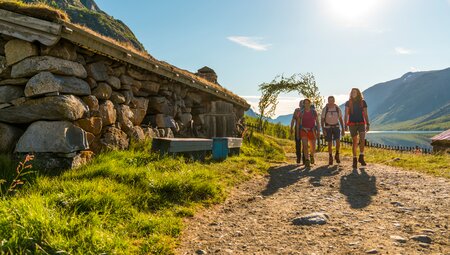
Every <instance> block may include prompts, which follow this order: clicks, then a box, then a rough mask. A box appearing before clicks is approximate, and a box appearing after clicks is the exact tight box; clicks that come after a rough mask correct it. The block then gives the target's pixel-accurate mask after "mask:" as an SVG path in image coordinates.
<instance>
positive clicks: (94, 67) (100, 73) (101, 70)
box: [86, 61, 109, 81]
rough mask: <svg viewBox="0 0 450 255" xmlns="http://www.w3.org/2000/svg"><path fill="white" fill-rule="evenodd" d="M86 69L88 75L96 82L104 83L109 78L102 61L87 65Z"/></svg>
mask: <svg viewBox="0 0 450 255" xmlns="http://www.w3.org/2000/svg"><path fill="white" fill-rule="evenodd" d="M86 69H87V72H88V75H89V76H90V77H92V78H94V79H95V80H96V81H106V80H108V78H109V75H108V68H107V67H106V65H105V62H103V61H99V62H95V63H92V64H89V65H87V67H86Z"/></svg>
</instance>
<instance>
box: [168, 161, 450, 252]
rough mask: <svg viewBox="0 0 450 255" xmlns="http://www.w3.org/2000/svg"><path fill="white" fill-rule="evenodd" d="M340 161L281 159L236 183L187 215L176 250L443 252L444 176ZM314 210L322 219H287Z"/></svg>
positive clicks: (449, 184)
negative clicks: (220, 198) (221, 198)
mask: <svg viewBox="0 0 450 255" xmlns="http://www.w3.org/2000/svg"><path fill="white" fill-rule="evenodd" d="M323 156H324V155H320V156H319V158H320V157H323ZM343 162H344V163H343V164H342V165H341V166H339V167H337V166H332V167H328V166H326V162H325V160H324V158H323V159H321V160H319V162H317V163H316V165H315V166H313V167H312V168H311V170H309V171H306V170H305V169H304V168H303V166H297V165H295V164H284V165H280V166H278V167H276V168H274V169H272V170H271V171H270V173H269V175H267V176H266V177H261V178H257V179H254V180H251V181H249V182H247V183H245V184H243V185H242V186H240V187H238V188H237V189H236V190H234V191H233V193H232V194H231V195H230V196H229V198H228V199H227V201H226V202H225V203H224V204H222V205H217V206H214V207H211V208H208V209H206V210H204V211H203V212H200V213H198V214H197V215H196V216H195V217H193V218H191V219H189V220H188V221H187V222H186V224H187V228H186V229H185V231H184V233H183V236H182V238H181V244H180V247H179V249H178V251H177V253H178V254H317V255H319V254H368V253H369V254H405V255H406V254H408V255H409V254H447V255H448V254H450V229H449V227H450V181H449V180H447V179H444V178H436V177H432V176H428V175H423V174H418V173H414V172H407V171H402V170H399V169H395V168H392V167H388V166H383V165H374V164H369V165H368V166H367V167H366V168H365V169H362V168H360V169H358V170H354V171H352V168H351V165H350V163H349V162H350V159H349V158H346V159H344V160H343ZM315 212H319V213H320V212H322V213H325V214H326V216H327V217H328V219H327V223H326V224H324V225H309V226H308V225H298V223H297V221H294V219H296V218H299V217H301V216H304V215H307V214H310V213H315ZM417 235H420V236H421V237H417V238H419V239H420V238H421V240H422V239H423V240H422V242H420V241H416V240H413V239H411V237H413V236H417ZM428 238H429V239H431V244H427V243H426V242H429V241H430V240H427V239H428Z"/></svg>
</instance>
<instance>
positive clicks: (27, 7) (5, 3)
mask: <svg viewBox="0 0 450 255" xmlns="http://www.w3.org/2000/svg"><path fill="white" fill-rule="evenodd" d="M0 9H4V10H7V11H12V12H16V13H19V14H23V15H27V16H31V17H34V18H38V19H42V20H47V21H51V22H59V21H65V22H70V18H69V15H67V13H65V12H64V11H62V10H59V9H56V8H53V7H51V6H48V5H46V4H43V3H34V4H27V3H22V2H20V1H13V0H0Z"/></svg>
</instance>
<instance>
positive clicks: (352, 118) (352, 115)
mask: <svg viewBox="0 0 450 255" xmlns="http://www.w3.org/2000/svg"><path fill="white" fill-rule="evenodd" d="M362 106H363V107H362V108H361V104H360V103H353V111H352V109H350V111H349V119H348V122H349V123H364V116H363V108H367V103H366V101H364V100H362ZM345 107H350V102H349V101H347V102H346V103H345Z"/></svg>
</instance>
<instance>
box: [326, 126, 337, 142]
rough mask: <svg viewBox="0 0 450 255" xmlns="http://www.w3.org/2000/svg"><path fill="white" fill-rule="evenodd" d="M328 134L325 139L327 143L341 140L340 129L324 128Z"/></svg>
mask: <svg viewBox="0 0 450 255" xmlns="http://www.w3.org/2000/svg"><path fill="white" fill-rule="evenodd" d="M324 130H325V131H326V133H327V136H326V137H325V139H326V140H327V142H331V141H336V140H339V139H340V138H341V129H340V128H339V127H329V128H324Z"/></svg>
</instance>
